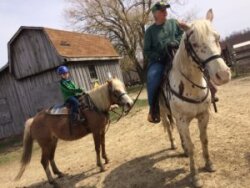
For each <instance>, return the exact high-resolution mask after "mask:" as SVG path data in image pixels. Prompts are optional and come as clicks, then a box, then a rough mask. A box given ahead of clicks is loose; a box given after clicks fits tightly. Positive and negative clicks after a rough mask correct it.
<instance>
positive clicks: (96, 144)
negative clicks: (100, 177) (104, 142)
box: [93, 133, 105, 172]
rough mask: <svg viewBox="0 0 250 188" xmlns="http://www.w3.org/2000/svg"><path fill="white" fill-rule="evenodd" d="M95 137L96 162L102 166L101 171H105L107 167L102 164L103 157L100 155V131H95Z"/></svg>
mask: <svg viewBox="0 0 250 188" xmlns="http://www.w3.org/2000/svg"><path fill="white" fill-rule="evenodd" d="M93 137H94V142H95V151H96V164H97V166H99V167H100V171H101V172H104V171H105V169H104V166H103V164H102V161H101V157H100V149H101V135H100V134H99V133H93Z"/></svg>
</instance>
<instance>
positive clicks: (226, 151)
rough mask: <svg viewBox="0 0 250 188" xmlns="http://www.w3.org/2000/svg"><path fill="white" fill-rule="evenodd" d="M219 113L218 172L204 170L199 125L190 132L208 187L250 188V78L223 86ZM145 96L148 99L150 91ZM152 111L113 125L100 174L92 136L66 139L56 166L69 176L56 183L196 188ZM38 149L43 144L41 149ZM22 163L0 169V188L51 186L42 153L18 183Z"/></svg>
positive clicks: (214, 143) (214, 145)
mask: <svg viewBox="0 0 250 188" xmlns="http://www.w3.org/2000/svg"><path fill="white" fill-rule="evenodd" d="M218 96H219V98H220V102H219V103H218V110H219V113H217V114H215V113H214V112H213V110H212V117H211V120H210V122H209V128H208V135H209V148H210V154H211V157H212V160H213V162H214V164H215V166H216V169H217V171H216V172H214V173H207V172H204V171H203V170H202V167H203V165H204V161H203V158H202V153H201V146H200V141H199V131H198V128H197V126H196V121H193V122H192V124H191V126H190V129H191V133H192V136H193V141H194V143H195V146H196V152H197V153H198V154H199V159H198V161H197V164H198V166H199V167H200V175H201V179H202V180H203V182H204V187H206V188H212V187H213V188H215V187H218V188H240V187H250V120H249V118H250V98H249V97H250V77H246V78H241V79H236V80H233V81H231V82H230V83H229V84H227V85H225V86H222V87H220V88H219V92H218ZM141 97H146V94H145V91H144V93H143V94H142V96H141ZM147 110H148V109H147V108H146V107H144V108H137V109H135V110H134V111H133V113H131V114H130V115H128V116H127V117H126V118H123V119H122V120H121V121H120V122H119V123H116V124H112V125H111V127H110V129H109V131H108V133H107V135H106V147H107V153H108V156H109V158H110V159H111V162H110V164H108V165H107V166H106V171H105V172H104V173H99V169H98V168H97V167H96V165H95V163H96V161H95V159H96V157H95V151H94V144H93V139H92V136H91V135H89V136H87V137H85V138H83V139H80V140H77V141H73V142H64V141H60V142H59V146H58V148H57V152H56V162H57V165H58V167H59V169H60V170H61V171H63V172H64V173H67V175H66V176H64V177H63V178H60V179H56V181H57V182H58V184H59V185H60V187H63V188H71V187H86V188H94V187H97V188H163V187H164V188H173V187H180V188H184V187H191V184H190V182H189V177H190V176H189V160H188V158H185V157H183V156H182V155H181V154H182V153H183V152H182V149H181V147H180V140H179V137H178V135H177V133H176V132H175V137H176V140H177V144H178V149H177V150H175V151H173V150H170V149H169V148H170V143H169V141H168V139H167V135H166V133H164V131H163V127H162V126H161V125H160V124H158V125H152V124H149V123H147V121H146V115H147ZM35 147H37V146H35ZM18 169H19V164H18V160H16V161H12V162H11V163H7V164H6V165H2V166H1V167H0V187H1V188H2V187H4V188H5V187H11V188H13V187H19V188H20V187H30V188H50V187H52V186H51V185H49V184H48V183H47V180H46V176H45V173H44V171H43V168H42V166H41V165H40V150H35V152H34V154H33V157H32V160H31V164H30V165H29V166H28V168H27V169H26V171H25V173H24V175H23V177H22V179H21V180H20V181H18V182H13V181H12V180H13V178H14V177H15V175H16V173H17V171H18Z"/></svg>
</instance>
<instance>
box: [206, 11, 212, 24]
mask: <svg viewBox="0 0 250 188" xmlns="http://www.w3.org/2000/svg"><path fill="white" fill-rule="evenodd" d="M206 19H207V20H209V21H210V22H212V21H213V19H214V13H213V10H212V9H211V8H210V9H209V10H208V11H207V15H206Z"/></svg>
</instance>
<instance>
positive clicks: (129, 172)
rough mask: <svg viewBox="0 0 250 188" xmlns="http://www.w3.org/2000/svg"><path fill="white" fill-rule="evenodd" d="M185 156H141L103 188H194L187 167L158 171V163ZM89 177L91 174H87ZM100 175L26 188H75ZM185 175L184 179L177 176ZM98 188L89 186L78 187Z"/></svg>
mask: <svg viewBox="0 0 250 188" xmlns="http://www.w3.org/2000/svg"><path fill="white" fill-rule="evenodd" d="M180 157H184V156H183V155H182V154H178V153H173V151H171V150H162V151H159V152H156V153H153V154H150V155H147V156H143V157H139V158H136V159H133V160H131V161H128V162H126V163H124V164H122V165H120V166H118V167H117V168H115V169H113V170H111V171H110V172H109V173H108V175H107V176H106V177H105V179H104V181H103V184H102V187H103V188H175V187H176V188H177V187H178V188H184V187H185V188H187V187H190V186H191V185H190V182H189V175H184V174H186V171H185V170H184V169H183V168H177V169H174V170H167V169H166V170H162V169H159V168H157V167H156V166H157V163H158V162H160V161H163V160H166V163H168V162H169V161H168V160H167V159H170V158H180ZM86 174H88V175H86ZM96 174H98V172H97V171H96V170H95V169H90V170H88V171H87V172H83V173H79V174H74V175H65V176H64V177H62V178H57V179H56V182H57V184H56V185H54V186H52V185H50V184H49V183H48V182H47V181H43V182H39V183H36V184H32V185H30V186H29V187H26V188H52V187H53V188H73V187H76V184H77V183H78V182H81V181H84V179H87V178H90V177H92V176H94V175H96ZM179 175H182V178H178V180H176V177H177V176H179ZM77 187H84V188H94V187H88V186H77Z"/></svg>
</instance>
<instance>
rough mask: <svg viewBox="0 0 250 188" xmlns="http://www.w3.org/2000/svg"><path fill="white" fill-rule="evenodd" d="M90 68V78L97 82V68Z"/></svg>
mask: <svg viewBox="0 0 250 188" xmlns="http://www.w3.org/2000/svg"><path fill="white" fill-rule="evenodd" d="M88 68H89V74H90V78H91V79H92V80H97V79H98V77H97V74H96V70H95V66H94V65H89V66H88Z"/></svg>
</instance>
